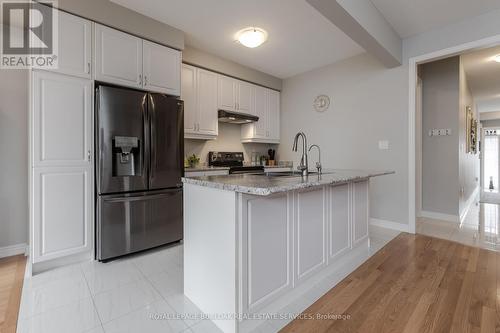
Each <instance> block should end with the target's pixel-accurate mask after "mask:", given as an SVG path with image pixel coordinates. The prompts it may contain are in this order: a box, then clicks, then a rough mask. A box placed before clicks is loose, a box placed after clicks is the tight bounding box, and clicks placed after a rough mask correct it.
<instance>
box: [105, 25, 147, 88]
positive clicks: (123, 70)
mask: <svg viewBox="0 0 500 333" xmlns="http://www.w3.org/2000/svg"><path fill="white" fill-rule="evenodd" d="M95 66H96V70H95V79H96V80H98V81H103V82H109V83H114V84H119V85H123V86H128V87H133V88H142V86H143V77H142V39H140V38H137V37H134V36H131V35H129V34H126V33H123V32H120V31H118V30H115V29H111V28H108V27H104V26H102V25H99V24H96V25H95Z"/></svg>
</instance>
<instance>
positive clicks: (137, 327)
mask: <svg viewBox="0 0 500 333" xmlns="http://www.w3.org/2000/svg"><path fill="white" fill-rule="evenodd" d="M397 234H398V232H394V231H392V230H387V229H382V228H377V227H372V228H371V235H372V237H371V248H370V251H369V253H368V256H369V255H371V254H373V253H375V252H376V251H378V250H379V249H380V248H382V247H383V246H384V245H385V244H386V243H387V242H389V241H390V240H391V239H393V238H394V237H395V236H396V235H397ZM348 273H349V272H348V271H346V272H343V273H341V274H340V275H339V277H340V276H343V275H344V276H345V275H346V274H348ZM331 287H332V286H331V283H329V284H326V283H323V284H321V283H319V284H318V285H315V286H314V287H313V288H312V289H311V292H310V293H309V294H308V295H307V297H306V298H304V299H301V301H300V302H294V303H292V304H289V305H288V306H287V307H285V308H284V309H283V310H282V311H283V313H301V312H302V311H303V310H304V309H305V308H306V307H307V306H309V305H310V304H312V303H313V302H314V301H316V300H317V299H318V298H319V297H320V296H321V295H323V294H324V293H325V292H326V291H328V290H329V289H330V288H331ZM185 314H189V318H186V317H185V316H183V315H185ZM197 314H198V315H197ZM200 314H201V311H200V310H199V309H198V308H197V307H196V306H195V305H194V304H193V303H192V302H191V301H189V299H187V298H186V297H185V296H184V295H183V247H182V244H178V245H174V246H168V247H165V248H162V249H159V250H154V251H150V252H147V253H143V254H140V255H136V256H131V257H127V258H124V259H120V260H117V261H114V262H111V263H107V264H102V263H98V262H86V263H83V264H78V265H72V266H68V267H64V268H61V269H57V270H53V271H49V272H45V273H42V274H38V275H36V276H34V277H32V278H30V279H28V280H26V281H25V284H24V287H23V293H22V299H21V308H20V313H19V324H18V330H17V332H18V333H28V332H29V333H59V332H61V333H104V332H105V333H111V332H113V333H115V332H116V333H118V332H120V333H122V332H131V333H137V332H140V333H148V332H159V333H168V332H190V333H197V332H200V333H210V332H220V331H219V329H218V328H217V327H216V326H215V325H214V324H213V323H212V322H211V321H208V320H200ZM154 315H159V316H160V318H153V319H152V316H154ZM179 315H180V317H182V318H179V319H170V318H176V317H175V316H178V317H179ZM163 316H168V318H169V320H164V319H165V318H164V317H163ZM287 323H288V320H282V321H271V322H263V323H262V324H261V325H260V326H259V327H258V328H257V329H256V330H255V331H254V332H262V333H264V332H266V333H268V332H277V331H279V329H281V328H282V327H284V326H285V325H286V324H287Z"/></svg>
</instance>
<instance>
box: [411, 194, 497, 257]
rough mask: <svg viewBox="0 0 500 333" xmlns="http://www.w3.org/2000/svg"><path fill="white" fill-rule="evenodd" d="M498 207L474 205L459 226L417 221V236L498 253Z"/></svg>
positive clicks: (426, 219)
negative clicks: (420, 235)
mask: <svg viewBox="0 0 500 333" xmlns="http://www.w3.org/2000/svg"><path fill="white" fill-rule="evenodd" d="M499 219H500V205H497V204H491V203H482V202H481V203H479V202H478V203H476V204H474V205H472V206H471V208H470V210H469V212H468V213H467V216H466V217H465V219H464V221H463V222H462V223H461V224H459V223H456V222H447V221H441V220H435V219H429V218H418V219H417V230H416V231H417V234H422V235H426V236H431V237H436V238H441V239H447V240H451V241H455V242H458V243H462V244H464V245H470V246H476V247H480V248H483V249H487V250H493V251H497V252H500V221H499Z"/></svg>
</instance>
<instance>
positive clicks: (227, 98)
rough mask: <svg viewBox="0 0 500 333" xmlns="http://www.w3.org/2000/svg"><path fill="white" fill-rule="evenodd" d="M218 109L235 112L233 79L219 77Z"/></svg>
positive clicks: (234, 83) (234, 85)
mask: <svg viewBox="0 0 500 333" xmlns="http://www.w3.org/2000/svg"><path fill="white" fill-rule="evenodd" d="M218 82H219V83H218V86H219V102H218V104H219V109H222V110H226V111H236V82H235V80H234V79H232V78H230V77H227V76H223V75H219V78H218Z"/></svg>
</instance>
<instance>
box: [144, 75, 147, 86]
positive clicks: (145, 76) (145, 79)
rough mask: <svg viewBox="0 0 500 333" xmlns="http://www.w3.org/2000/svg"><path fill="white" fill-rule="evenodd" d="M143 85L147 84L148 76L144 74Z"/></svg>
mask: <svg viewBox="0 0 500 333" xmlns="http://www.w3.org/2000/svg"><path fill="white" fill-rule="evenodd" d="M144 85H145V86H147V85H148V76H147V75H144Z"/></svg>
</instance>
